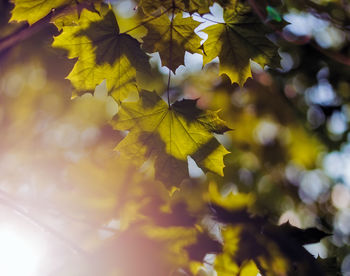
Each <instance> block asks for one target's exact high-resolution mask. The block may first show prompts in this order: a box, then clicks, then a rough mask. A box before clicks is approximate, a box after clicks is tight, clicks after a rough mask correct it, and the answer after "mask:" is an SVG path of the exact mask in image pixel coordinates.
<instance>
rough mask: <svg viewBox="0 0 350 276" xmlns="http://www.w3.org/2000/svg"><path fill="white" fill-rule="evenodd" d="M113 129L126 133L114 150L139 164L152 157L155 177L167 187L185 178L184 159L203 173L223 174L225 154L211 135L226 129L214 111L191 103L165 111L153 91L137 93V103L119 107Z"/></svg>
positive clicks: (178, 103)
mask: <svg viewBox="0 0 350 276" xmlns="http://www.w3.org/2000/svg"><path fill="white" fill-rule="evenodd" d="M114 127H115V128H116V129H119V130H128V131H130V132H129V134H128V135H127V137H126V138H125V139H124V140H122V141H121V142H120V143H119V144H118V146H117V148H116V150H118V151H120V152H121V154H122V155H123V156H125V157H126V158H128V159H132V160H133V161H134V162H135V163H137V164H139V165H141V164H142V163H143V162H144V161H146V159H148V158H149V157H151V158H153V159H154V160H155V168H156V178H158V179H160V180H162V181H163V182H164V183H166V184H168V186H170V187H171V186H177V185H179V184H180V182H181V181H182V180H183V179H184V178H186V177H188V168H187V156H191V157H192V158H193V159H194V160H195V162H196V163H197V165H198V166H199V167H200V168H201V169H203V170H204V171H205V172H207V171H211V172H214V173H216V174H219V175H223V167H224V163H223V157H224V155H226V154H227V153H228V151H227V150H226V149H225V148H224V147H223V146H222V145H221V144H220V143H219V142H218V141H217V140H216V138H215V137H214V135H213V134H214V133H218V134H222V133H224V132H225V131H227V130H229V128H228V127H227V126H226V125H225V123H224V121H222V120H221V119H220V118H219V117H218V115H217V112H214V111H203V110H200V109H198V108H197V107H196V101H195V100H182V101H177V102H175V103H174V104H173V105H172V106H171V108H169V107H168V105H167V104H166V103H165V102H164V101H163V100H162V99H161V98H160V97H159V96H158V95H157V94H156V93H155V92H148V91H141V92H140V100H139V101H138V102H136V103H123V104H122V105H121V109H120V111H119V113H118V114H117V115H116V117H115V122H114Z"/></svg>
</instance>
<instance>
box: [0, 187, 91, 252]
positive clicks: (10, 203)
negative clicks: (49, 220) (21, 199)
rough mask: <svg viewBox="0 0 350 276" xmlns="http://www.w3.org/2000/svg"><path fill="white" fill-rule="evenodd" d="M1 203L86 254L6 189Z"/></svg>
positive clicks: (74, 249)
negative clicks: (26, 209) (18, 202)
mask: <svg viewBox="0 0 350 276" xmlns="http://www.w3.org/2000/svg"><path fill="white" fill-rule="evenodd" d="M0 204H3V205H5V206H7V207H8V208H10V209H11V210H13V211H15V212H16V213H17V214H19V215H20V216H22V217H24V218H25V219H26V220H28V221H29V222H31V223H32V224H33V225H35V226H36V227H38V228H40V229H41V230H43V231H44V232H47V233H48V234H50V235H51V236H53V237H54V238H56V239H57V240H59V241H61V242H62V243H63V244H65V245H66V246H67V247H68V248H69V249H70V250H72V251H73V252H74V253H75V254H78V255H82V256H84V255H86V252H85V251H84V250H83V249H81V248H80V247H79V246H77V245H75V244H74V243H72V241H70V240H68V239H67V238H66V237H64V236H62V235H61V234H60V233H59V232H57V231H56V230H55V229H53V228H51V227H50V226H48V225H46V224H44V223H43V222H41V221H39V220H38V219H37V218H35V217H33V216H32V215H30V214H28V212H26V211H25V210H24V209H22V208H21V207H20V206H18V205H17V204H16V203H14V202H13V200H11V197H10V196H9V195H7V193H5V192H4V191H0Z"/></svg>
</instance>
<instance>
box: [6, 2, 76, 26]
mask: <svg viewBox="0 0 350 276" xmlns="http://www.w3.org/2000/svg"><path fill="white" fill-rule="evenodd" d="M71 2H72V0H29V1H28V0H12V3H14V4H15V7H14V9H13V10H12V17H11V21H18V22H19V21H28V23H29V24H30V25H31V24H33V23H35V22H36V21H38V20H40V19H42V18H44V17H45V16H46V15H48V14H49V13H50V12H51V11H52V10H53V9H57V8H58V7H62V6H64V5H68V4H70V3H71Z"/></svg>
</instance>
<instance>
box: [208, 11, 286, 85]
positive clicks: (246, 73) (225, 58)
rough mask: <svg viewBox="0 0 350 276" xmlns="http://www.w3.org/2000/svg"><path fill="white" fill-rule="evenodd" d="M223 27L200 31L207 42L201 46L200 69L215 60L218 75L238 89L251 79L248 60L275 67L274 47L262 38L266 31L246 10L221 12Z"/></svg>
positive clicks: (275, 50)
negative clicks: (227, 79)
mask: <svg viewBox="0 0 350 276" xmlns="http://www.w3.org/2000/svg"><path fill="white" fill-rule="evenodd" d="M224 20H225V24H216V25H213V26H209V27H207V28H206V29H204V30H203V31H204V32H206V33H207V34H208V39H207V40H206V41H205V42H204V44H203V49H204V54H205V55H204V58H203V63H204V65H205V64H207V63H209V62H210V61H211V60H213V59H214V58H216V57H217V56H218V57H219V60H220V74H226V75H227V76H228V77H229V78H230V79H231V81H232V82H236V83H238V84H239V85H240V86H243V84H244V83H245V82H246V80H247V79H248V78H249V77H251V76H252V74H251V69H250V60H253V61H255V62H257V63H258V64H260V65H261V66H262V67H264V66H265V65H270V66H273V67H278V66H279V60H280V58H279V56H278V53H277V46H275V45H274V44H273V43H272V42H271V41H270V40H269V39H267V38H266V34H267V33H268V29H267V28H266V27H265V26H264V24H263V23H261V21H260V19H259V18H257V17H256V16H255V15H254V14H253V13H252V11H251V8H250V7H249V6H246V5H243V4H237V6H236V9H234V10H233V9H232V10H225V11H224Z"/></svg>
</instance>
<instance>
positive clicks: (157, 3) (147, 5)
mask: <svg viewBox="0 0 350 276" xmlns="http://www.w3.org/2000/svg"><path fill="white" fill-rule="evenodd" d="M213 2H214V1H213V0H175V1H173V0H141V1H140V7H141V8H142V10H143V11H144V13H146V14H155V13H156V12H163V11H166V10H169V9H171V8H174V9H179V10H181V11H185V12H189V13H191V14H192V13H194V12H197V13H199V14H205V13H209V7H210V6H211V5H212V4H213ZM173 5H174V6H173Z"/></svg>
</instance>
